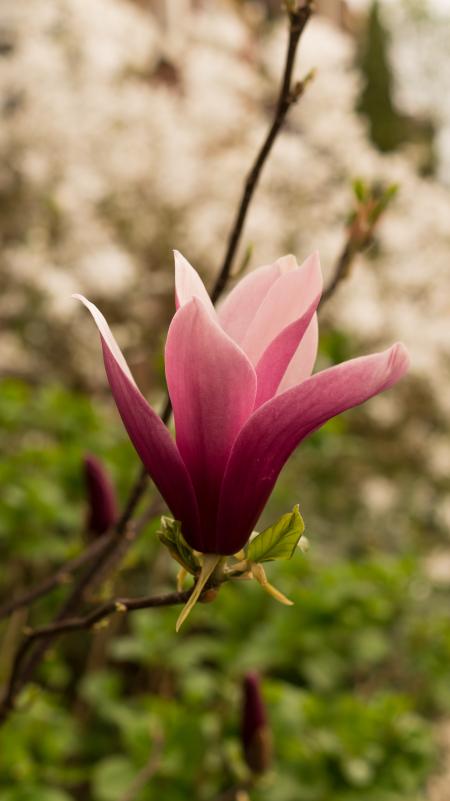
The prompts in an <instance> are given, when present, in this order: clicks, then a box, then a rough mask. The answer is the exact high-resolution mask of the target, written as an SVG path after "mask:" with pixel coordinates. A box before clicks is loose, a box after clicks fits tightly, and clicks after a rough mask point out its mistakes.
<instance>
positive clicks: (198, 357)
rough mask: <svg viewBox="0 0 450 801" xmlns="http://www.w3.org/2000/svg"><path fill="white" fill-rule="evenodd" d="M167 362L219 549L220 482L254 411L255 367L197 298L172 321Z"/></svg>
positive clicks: (209, 532) (178, 420)
mask: <svg viewBox="0 0 450 801" xmlns="http://www.w3.org/2000/svg"><path fill="white" fill-rule="evenodd" d="M165 364H166V377H167V385H168V388H169V394H170V397H171V400H172V405H173V412H174V419H175V430H176V440H177V445H178V449H179V451H180V453H181V455H182V457H183V459H184V462H185V464H186V467H187V469H188V471H189V474H190V476H191V479H192V482H193V485H194V488H195V491H196V495H197V501H198V507H199V512H200V516H201V520H202V524H203V548H202V550H204V551H209V552H215V541H214V531H215V522H216V516H217V505H218V499H219V494H220V486H221V482H222V478H223V473H224V469H225V465H226V463H227V461H228V457H229V454H230V451H231V448H232V446H233V443H234V441H235V439H236V437H237V435H238V433H239V431H240V429H241V428H242V426H243V424H244V423H245V421H246V420H247V418H248V417H249V415H250V413H251V411H252V409H253V404H254V401H255V394H256V375H255V371H254V369H253V367H252V365H251V364H250V362H249V360H248V359H247V357H246V356H245V354H244V353H243V352H242V351H241V350H240V348H239V347H238V346H237V345H236V344H235V343H234V342H233V341H232V340H231V339H230V337H229V336H228V335H227V334H225V332H224V331H223V330H222V328H221V327H220V326H219V324H218V323H216V322H215V321H214V320H213V319H212V317H211V316H210V315H209V314H208V312H207V311H206V310H205V308H204V306H203V304H202V303H201V301H199V300H198V299H197V298H193V300H192V301H190V302H189V303H187V304H186V305H185V306H183V307H182V308H180V309H179V310H178V311H177V313H176V314H175V317H174V318H173V320H172V323H171V325H170V328H169V333H168V336H167V342H166V357H165Z"/></svg>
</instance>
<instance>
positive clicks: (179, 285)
mask: <svg viewBox="0 0 450 801" xmlns="http://www.w3.org/2000/svg"><path fill="white" fill-rule="evenodd" d="M174 257H175V304H176V307H177V309H178V308H179V307H180V306H184V305H185V304H186V303H189V301H190V300H192V298H198V299H199V300H201V301H202V303H203V304H204V306H205V309H207V310H208V311H209V313H210V314H212V315H213V317H214V318H215V317H216V310H215V308H214V306H213V304H212V301H211V298H210V297H209V295H208V293H207V291H206V289H205V285H204V283H203V281H202V279H201V278H200V276H199V274H198V272H197V270H194V268H193V267H192V265H191V264H189V262H188V260H187V259H185V258H184V256H182V255H181V253H179V252H178V250H174Z"/></svg>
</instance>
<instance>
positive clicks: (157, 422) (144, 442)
mask: <svg viewBox="0 0 450 801" xmlns="http://www.w3.org/2000/svg"><path fill="white" fill-rule="evenodd" d="M74 297H75V298H77V299H78V300H81V302H82V303H84V305H85V306H86V307H87V308H88V309H89V311H90V312H91V314H92V316H93V318H94V320H95V322H96V323H97V327H98V329H99V331H100V338H101V343H102V348H103V359H104V362H105V368H106V374H107V376H108V381H109V384H110V387H111V391H112V394H113V396H114V400H115V401H116V404H117V408H118V410H119V413H120V416H121V417H122V420H123V423H124V426H125V428H126V429H127V432H128V435H129V437H130V439H131V441H132V443H133V445H134V447H135V448H136V450H137V452H138V454H139V456H140V458H141V459H142V461H143V463H144V465H145V467H146V468H147V470H148V472H149V474H150V476H151V477H152V479H153V481H154V482H155V484H156V486H157V487H158V489H159V491H160V492H161V495H162V496H163V498H164V499H165V501H166V503H167V505H168V506H169V508H170V510H171V512H172V514H173V515H174V516H175V517H176V518H177V520H181V522H182V524H183V533H184V536H185V537H186V539H187V540H188V542H189V543H190V544H191V545H192V546H193V547H194V548H197V547H198V545H199V539H198V510H197V502H196V499H195V495H194V490H193V487H192V483H191V480H190V477H189V475H188V472H187V470H186V467H185V465H184V462H183V460H182V458H181V456H180V454H179V452H178V450H177V447H176V445H175V443H174V441H173V439H172V437H171V436H170V433H169V431H168V429H167V428H166V426H165V425H164V423H163V422H162V420H161V418H160V417H159V416H158V415H157V414H156V412H154V411H153V409H152V408H151V406H149V404H148V403H147V401H146V400H145V398H144V396H143V395H142V394H141V392H140V391H139V389H138V388H137V386H136V383H135V381H134V379H133V377H132V375H131V372H130V370H129V367H128V365H127V363H126V361H125V359H124V357H123V355H122V353H121V351H120V349H119V346H118V345H117V343H116V341H115V339H114V337H113V335H112V333H111V331H110V328H109V326H108V323H107V322H106V320H105V318H104V317H103V314H102V313H101V312H100V311H99V310H98V309H97V308H96V306H94V304H93V303H90V302H89V301H88V300H86V298H84V297H83V296H82V295H74Z"/></svg>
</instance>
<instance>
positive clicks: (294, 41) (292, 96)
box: [211, 0, 312, 303]
mask: <svg viewBox="0 0 450 801" xmlns="http://www.w3.org/2000/svg"><path fill="white" fill-rule="evenodd" d="M311 14H312V0H301V2H300V3H298V2H297V3H295V7H294V4H293V3H291V4H290V7H289V10H288V16H289V39H288V47H287V51H286V60H285V65H284V71H283V77H282V80H281V86H280V91H279V95H278V100H277V104H276V107H275V116H274V118H273V121H272V124H271V126H270V128H269V130H268V132H267V135H266V138H265V139H264V142H263V144H262V146H261V148H260V150H259V152H258V154H257V156H256V159H255V161H254V163H253V166H252V168H251V169H250V172H249V173H248V175H247V178H246V180H245V184H244V189H243V192H242V196H241V200H240V203H239V207H238V210H237V213H236V217H235V219H234V223H233V226H232V229H231V233H230V236H229V239H228V245H227V250H226V253H225V257H224V261H223V264H222V267H221V270H220V273H219V275H218V277H217V280H216V282H215V284H214V287H213V290H212V292H211V298H212V301H213V303H215V302H216V301H217V299H218V298H219V297H220V295H221V294H222V292H223V290H224V288H225V286H226V285H227V282H228V279H229V277H230V273H231V269H232V267H233V262H234V259H235V256H236V251H237V249H238V246H239V242H240V239H241V235H242V231H243V228H244V224H245V220H246V217H247V212H248V209H249V206H250V203H251V201H252V198H253V194H254V192H255V189H256V187H257V184H258V181H259V178H260V176H261V172H262V169H263V167H264V165H265V163H266V161H267V158H268V156H269V154H270V151H271V150H272V147H273V144H274V142H275V140H276V138H277V136H278V133H279V131H280V129H281V127H282V125H283V123H284V120H285V118H286V115H287V113H288V111H289V109H290V108H291V106H292V105H293V104H294V103H296V102H297V100H298V99H299V98H300V97H301V95H302V94H303V92H304V89H305V86H306V83H307V80H308V78H306V79H305V80H304V81H300V82H298V83H296V84H295V85H294V86H292V73H293V69H294V64H295V56H296V53H297V48H298V44H299V41H300V38H301V35H302V33H303V31H304V29H305V27H306V24H307V22H308V20H309V18H310V17H311Z"/></svg>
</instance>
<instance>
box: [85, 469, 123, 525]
mask: <svg viewBox="0 0 450 801" xmlns="http://www.w3.org/2000/svg"><path fill="white" fill-rule="evenodd" d="M83 465H84V475H85V481H86V494H87V499H88V514H87V520H86V529H87V531H88V533H89V534H91V535H93V536H96V535H101V534H104V533H105V531H108V529H109V528H111V527H112V526H113V525H114V524H115V523H116V521H117V518H118V509H117V499H116V493H115V490H114V487H113V485H112V483H111V480H110V478H109V476H108V474H107V472H106V470H105V468H104V466H103V465H102V463H101V461H100V459H97V457H96V456H93V455H92V454H91V453H88V454H86V456H85V457H84V460H83Z"/></svg>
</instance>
